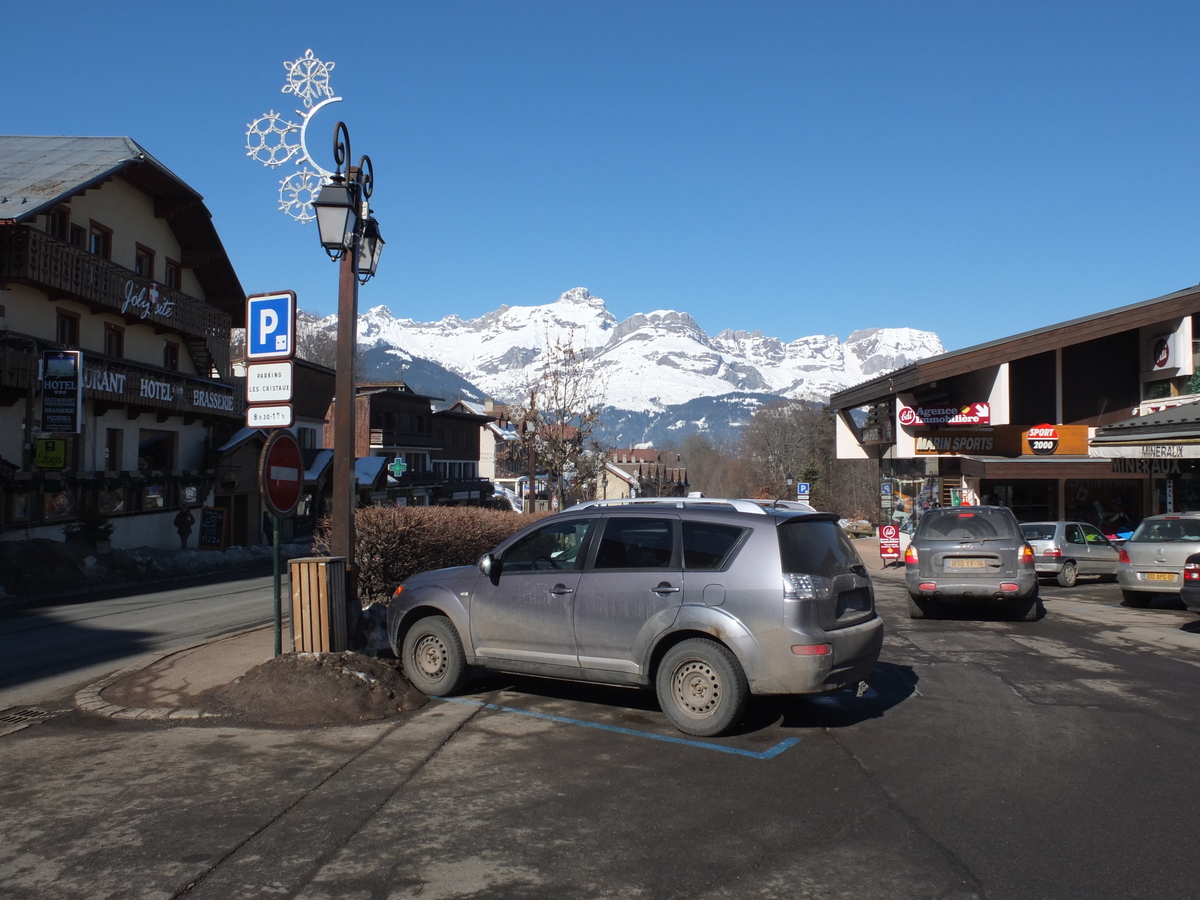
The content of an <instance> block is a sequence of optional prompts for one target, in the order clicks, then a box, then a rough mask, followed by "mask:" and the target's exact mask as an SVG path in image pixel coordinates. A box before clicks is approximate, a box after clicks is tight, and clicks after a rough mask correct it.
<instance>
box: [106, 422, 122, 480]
mask: <svg viewBox="0 0 1200 900" xmlns="http://www.w3.org/2000/svg"><path fill="white" fill-rule="evenodd" d="M124 443H125V432H124V431H122V430H121V429H120V428H109V429H107V430H106V431H105V433H104V471H105V472H120V471H121V462H122V459H121V451H122V450H123V449H124Z"/></svg>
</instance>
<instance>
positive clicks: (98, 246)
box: [88, 222, 112, 259]
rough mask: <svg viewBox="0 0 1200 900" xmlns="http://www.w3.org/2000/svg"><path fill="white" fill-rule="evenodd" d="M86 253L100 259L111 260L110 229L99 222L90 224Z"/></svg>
mask: <svg viewBox="0 0 1200 900" xmlns="http://www.w3.org/2000/svg"><path fill="white" fill-rule="evenodd" d="M88 252H90V253H94V254H95V255H96V256H99V257H100V258H101V259H112V229H111V228H106V227H105V226H103V225H101V224H100V223H99V222H92V227H91V229H90V231H89V232H88Z"/></svg>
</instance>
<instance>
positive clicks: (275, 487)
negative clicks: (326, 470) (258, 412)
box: [258, 431, 304, 516]
mask: <svg viewBox="0 0 1200 900" xmlns="http://www.w3.org/2000/svg"><path fill="white" fill-rule="evenodd" d="M258 486H259V490H260V491H261V493H262V499H263V503H264V504H266V507H267V509H268V510H270V511H271V512H272V513H274V514H275V515H277V516H290V515H291V514H292V513H293V512H295V510H296V504H297V503H299V502H300V491H301V490H302V489H303V487H304V461H303V459H302V457H301V456H300V445H299V444H297V443H296V439H295V437H293V436H292V433H291V432H290V431H277V432H275V433H274V434H273V435H271V437H270V438H268V439H267V443H266V444H265V445H264V446H263V449H262V455H261V456H260V457H259V461H258Z"/></svg>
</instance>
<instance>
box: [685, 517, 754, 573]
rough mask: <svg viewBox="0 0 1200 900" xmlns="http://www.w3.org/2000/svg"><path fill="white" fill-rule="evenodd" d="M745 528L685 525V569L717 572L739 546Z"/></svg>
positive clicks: (697, 524)
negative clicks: (731, 552)
mask: <svg viewBox="0 0 1200 900" xmlns="http://www.w3.org/2000/svg"><path fill="white" fill-rule="evenodd" d="M745 533H746V529H745V528H738V527H736V526H734V525H720V524H718V523H715V522H691V521H687V520H685V521H684V523H683V567H684V568H685V569H693V570H695V569H701V570H716V569H720V568H721V567H722V566H724V565H725V560H726V559H728V557H729V553H730V551H731V550H733V548H734V547H736V546H737V543H738V541H739V540H740V539H741V537H742V535H743V534H745Z"/></svg>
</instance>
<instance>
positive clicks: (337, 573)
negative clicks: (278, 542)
mask: <svg viewBox="0 0 1200 900" xmlns="http://www.w3.org/2000/svg"><path fill="white" fill-rule="evenodd" d="M289 574H290V576H291V584H292V649H293V650H294V651H295V652H296V653H339V652H341V651H343V650H345V649H346V647H347V641H346V559H345V557H342V556H314V557H308V558H306V559H293V560H291V561H290V563H289Z"/></svg>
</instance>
